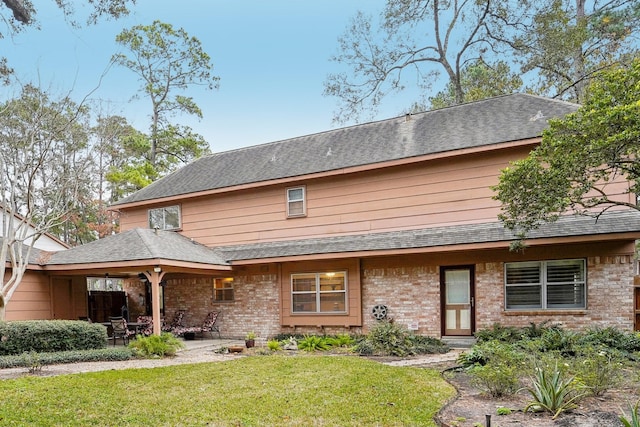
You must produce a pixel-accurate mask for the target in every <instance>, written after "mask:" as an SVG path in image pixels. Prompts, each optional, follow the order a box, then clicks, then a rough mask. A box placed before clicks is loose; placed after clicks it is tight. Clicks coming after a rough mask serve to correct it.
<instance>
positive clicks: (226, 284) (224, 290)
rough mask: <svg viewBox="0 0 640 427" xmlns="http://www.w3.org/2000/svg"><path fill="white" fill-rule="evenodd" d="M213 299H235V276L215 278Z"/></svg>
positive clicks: (216, 300)
mask: <svg viewBox="0 0 640 427" xmlns="http://www.w3.org/2000/svg"><path fill="white" fill-rule="evenodd" d="M213 301H215V302H224V301H233V277H225V278H222V279H213Z"/></svg>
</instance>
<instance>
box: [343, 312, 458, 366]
mask: <svg viewBox="0 0 640 427" xmlns="http://www.w3.org/2000/svg"><path fill="white" fill-rule="evenodd" d="M353 339H354V341H355V343H356V344H355V347H354V350H355V352H356V353H358V354H360V355H376V356H399V357H405V356H412V355H414V354H427V353H446V352H447V351H449V347H447V346H446V344H444V343H443V342H442V341H440V340H439V339H436V338H431V337H423V336H420V335H416V334H414V333H413V332H411V331H409V330H408V329H407V328H406V327H404V326H402V325H399V324H397V323H395V322H394V321H393V320H388V321H380V322H377V323H376V325H375V326H374V327H372V328H371V330H370V331H369V333H368V334H367V335H364V336H356V337H355V338H353Z"/></svg>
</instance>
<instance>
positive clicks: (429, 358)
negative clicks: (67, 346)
mask: <svg viewBox="0 0 640 427" xmlns="http://www.w3.org/2000/svg"><path fill="white" fill-rule="evenodd" d="M184 344H185V348H184V349H183V350H180V351H179V352H178V354H176V356H175V357H166V358H163V359H133V360H124V361H108V362H80V363H66V364H60V365H46V366H43V367H42V370H41V371H40V372H39V373H38V374H36V375H38V376H54V375H66V374H77V373H86V372H97V371H107V370H122V369H141V368H156V367H161V366H172V365H182V364H187V363H202V362H222V361H226V360H233V359H236V358H239V357H243V354H242V353H228V354H220V353H217V352H216V350H218V349H220V348H221V347H227V348H228V347H231V346H241V347H244V341H243V340H229V339H221V340H220V339H212V340H211V339H210V340H194V341H184ZM462 351H464V350H461V349H453V350H451V351H450V352H448V353H445V354H430V355H423V356H418V357H412V358H409V359H400V360H392V361H385V362H382V363H385V364H387V365H390V366H429V365H430V364H436V363H442V362H450V361H455V360H456V359H457V358H458V356H459V355H460V353H461V352H462ZM25 375H28V371H27V368H24V367H21V368H7V369H0V379H12V378H19V377H22V376H25Z"/></svg>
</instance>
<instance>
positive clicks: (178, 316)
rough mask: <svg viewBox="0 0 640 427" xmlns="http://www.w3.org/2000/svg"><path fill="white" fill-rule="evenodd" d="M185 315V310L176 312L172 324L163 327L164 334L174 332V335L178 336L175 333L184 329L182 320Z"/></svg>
mask: <svg viewBox="0 0 640 427" xmlns="http://www.w3.org/2000/svg"><path fill="white" fill-rule="evenodd" d="M184 313H185V311H184V310H176V313H175V314H174V316H173V320H171V323H169V324H168V325H162V330H163V331H164V332H172V333H173V334H175V335H177V334H176V332H175V331H176V330H177V329H179V328H181V327H183V325H182V319H183V318H184Z"/></svg>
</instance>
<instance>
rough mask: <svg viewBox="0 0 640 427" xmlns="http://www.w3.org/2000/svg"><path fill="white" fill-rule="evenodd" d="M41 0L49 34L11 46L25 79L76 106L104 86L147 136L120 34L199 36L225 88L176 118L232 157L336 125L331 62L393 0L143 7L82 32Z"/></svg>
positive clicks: (112, 106) (106, 102) (386, 109)
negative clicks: (154, 30) (173, 31)
mask: <svg viewBox="0 0 640 427" xmlns="http://www.w3.org/2000/svg"><path fill="white" fill-rule="evenodd" d="M36 3H39V4H40V6H38V7H40V9H39V10H38V16H37V18H38V20H39V22H40V26H41V29H40V30H39V31H38V30H35V29H33V28H31V29H27V30H26V31H24V32H21V33H19V34H17V35H15V36H14V37H13V38H10V37H7V38H5V39H4V40H2V41H1V43H2V45H3V54H4V55H5V56H6V57H7V58H8V60H9V64H10V65H11V66H13V67H14V68H15V70H16V72H17V75H18V76H19V78H20V80H21V82H22V83H30V82H33V83H35V84H37V85H38V86H40V87H41V88H43V89H46V90H50V91H51V92H53V93H55V94H65V93H67V92H69V91H71V92H72V96H73V97H74V99H76V100H80V99H82V98H83V97H85V96H87V95H88V94H89V93H90V92H91V91H92V90H93V89H94V88H96V87H98V86H99V88H98V89H97V90H96V91H95V92H93V93H91V95H90V97H91V98H92V99H96V100H97V99H100V100H102V101H103V102H102V104H101V105H102V108H103V109H104V111H105V112H109V113H111V114H119V115H123V116H124V117H126V118H127V119H128V120H129V121H130V123H132V124H133V125H134V126H135V127H136V128H137V129H140V130H142V131H146V130H147V129H148V124H149V118H148V117H149V114H150V112H151V109H150V102H149V101H148V100H147V99H146V98H144V97H143V98H141V99H140V100H139V101H130V98H131V97H132V96H133V95H135V94H136V92H137V90H138V89H139V87H140V84H139V82H138V81H137V76H136V75H135V74H134V73H132V72H131V71H129V70H126V69H123V68H117V67H116V68H111V69H109V70H107V66H108V64H109V59H110V58H111V56H112V55H113V54H114V53H115V52H116V51H117V49H118V45H116V43H115V37H116V35H117V34H118V33H119V32H120V31H121V30H122V29H123V28H129V27H131V26H133V25H138V24H145V25H146V24H151V23H152V22H153V21H154V20H155V19H158V20H160V21H163V22H167V23H170V24H172V25H173V26H174V27H175V28H180V27H181V28H183V29H185V30H186V31H187V33H188V34H189V35H191V36H194V37H197V38H198V39H199V40H200V41H201V42H202V45H203V47H204V49H205V51H206V52H207V53H209V55H210V56H211V58H212V61H213V63H214V74H215V75H217V76H219V77H220V88H219V89H218V90H214V91H204V90H201V89H191V90H189V91H188V92H185V94H186V95H188V96H192V97H193V98H194V100H195V101H196V103H197V104H198V105H199V106H200V107H201V108H202V110H203V114H204V118H203V119H202V120H201V121H197V120H195V119H188V118H186V117H178V118H176V119H175V120H174V121H175V122H177V123H181V124H188V125H189V126H191V127H192V128H193V129H194V130H195V131H196V132H198V133H200V134H201V135H203V136H204V137H205V139H206V140H207V141H208V142H209V144H210V146H211V149H212V150H213V151H225V150H229V149H234V148H239V147H244V146H248V145H256V144H261V143H266V142H271V141H277V140H281V139H286V138H291V137H296V136H301V135H307V134H311V133H316V132H322V131H325V130H329V129H332V128H335V127H336V125H333V124H332V122H331V120H332V117H333V112H334V111H335V110H336V109H337V100H336V99H335V98H330V97H324V96H323V95H322V91H323V82H324V81H325V79H326V76H327V74H328V73H330V72H334V71H337V70H338V68H337V67H338V65H337V64H335V63H333V62H330V61H329V57H330V56H331V55H332V54H335V53H337V49H338V42H337V39H338V37H339V36H340V35H341V34H343V33H344V30H345V28H346V27H347V25H348V24H349V21H350V18H351V17H353V16H354V15H355V13H356V11H358V10H363V11H365V12H368V13H371V14H373V15H376V14H377V13H378V12H379V11H381V10H382V9H383V7H384V4H385V1H384V0H321V1H311V0H307V1H303V0H271V1H264V0H245V1H236V0H181V1H176V0H138V4H137V5H136V6H134V8H133V11H132V14H131V15H130V16H129V17H126V18H124V19H121V20H118V21H102V22H100V23H99V24H98V25H97V26H92V27H86V28H82V29H74V28H72V27H71V26H70V25H68V24H66V23H65V22H64V20H63V19H62V15H61V14H60V12H59V11H58V10H57V9H56V8H55V7H54V6H53V3H54V2H53V0H48V1H44V2H36ZM76 3H80V2H76ZM80 4H81V3H80ZM177 5H179V6H177ZM3 13H4V11H3ZM105 72H106V74H104V73H105ZM103 74H104V76H103ZM8 90H9V91H13V92H17V90H16V89H15V88H13V89H8ZM7 95H9V96H10V95H15V93H8V94H7ZM413 98H414V96H410V94H407V95H406V96H404V97H402V96H400V97H396V99H394V100H389V102H388V103H387V104H386V105H385V106H383V108H382V109H381V110H380V112H379V114H378V115H377V116H376V119H384V118H389V117H394V116H397V115H400V114H402V111H403V109H404V108H407V107H408V104H410V103H411V101H412V100H413Z"/></svg>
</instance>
